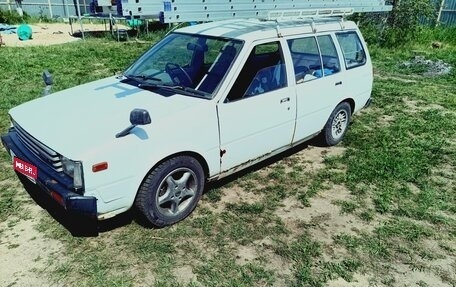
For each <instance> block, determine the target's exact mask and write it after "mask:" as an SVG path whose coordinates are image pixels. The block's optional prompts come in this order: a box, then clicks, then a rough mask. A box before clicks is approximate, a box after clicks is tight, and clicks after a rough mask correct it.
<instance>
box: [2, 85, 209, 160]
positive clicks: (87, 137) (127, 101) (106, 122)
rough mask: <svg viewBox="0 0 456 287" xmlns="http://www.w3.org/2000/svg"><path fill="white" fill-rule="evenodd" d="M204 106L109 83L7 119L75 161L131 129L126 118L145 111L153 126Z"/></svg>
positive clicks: (24, 108)
mask: <svg viewBox="0 0 456 287" xmlns="http://www.w3.org/2000/svg"><path fill="white" fill-rule="evenodd" d="M204 101H206V100H204V99H200V98H194V97H189V96H184V95H180V94H174V93H167V94H166V95H161V94H158V93H155V92H153V91H150V90H143V89H140V88H138V87H136V86H134V85H129V84H126V83H122V82H121V81H120V80H119V79H118V78H116V77H110V78H106V79H102V80H98V81H95V82H91V83H88V84H84V85H80V86H77V87H74V88H70V89H67V90H63V91H60V92H57V93H54V94H51V95H48V96H46V97H41V98H38V99H35V100H32V101H30V102H27V103H24V104H22V105H19V106H17V107H15V108H13V109H11V110H10V115H11V117H12V119H13V120H14V121H15V122H16V123H17V124H19V125H20V126H21V127H22V128H23V129H24V130H25V131H27V132H28V133H29V134H31V135H32V136H33V137H35V138H36V139H37V140H39V141H40V142H42V143H43V144H45V145H47V146H48V147H50V148H52V149H54V150H55V151H57V152H59V153H60V154H62V155H64V156H66V157H69V158H72V159H75V160H78V159H82V158H83V157H84V156H86V155H87V153H93V152H95V150H94V149H96V148H97V147H98V148H100V147H107V146H109V145H110V144H112V143H113V142H115V141H121V139H117V138H116V137H115V135H116V134H117V133H119V132H120V131H122V130H123V129H125V128H127V127H128V126H129V125H130V121H129V117H130V112H131V111H132V110H133V109H135V108H142V109H146V110H147V111H148V112H149V114H150V116H151V119H152V125H148V126H144V129H152V128H153V125H156V124H157V123H158V122H161V121H163V120H166V118H168V117H170V116H172V115H173V114H176V113H179V112H182V111H183V110H186V109H188V108H189V107H190V106H194V105H197V104H198V103H201V102H204Z"/></svg>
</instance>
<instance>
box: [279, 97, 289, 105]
mask: <svg viewBox="0 0 456 287" xmlns="http://www.w3.org/2000/svg"><path fill="white" fill-rule="evenodd" d="M289 101H290V98H289V97H287V98H283V99H281V100H280V103H281V104H283V103H286V102H289Z"/></svg>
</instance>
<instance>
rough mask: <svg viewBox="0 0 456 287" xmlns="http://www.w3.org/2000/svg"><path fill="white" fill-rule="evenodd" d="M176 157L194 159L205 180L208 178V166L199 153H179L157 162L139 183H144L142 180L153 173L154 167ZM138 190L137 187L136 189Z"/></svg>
mask: <svg viewBox="0 0 456 287" xmlns="http://www.w3.org/2000/svg"><path fill="white" fill-rule="evenodd" d="M178 156H190V157H193V158H194V159H196V160H197V161H198V162H199V164H200V165H201V167H202V168H203V171H204V176H205V177H206V178H208V177H209V165H208V164H207V161H206V159H205V158H204V157H203V156H202V155H201V154H199V153H197V152H193V151H181V152H177V153H173V154H170V155H168V156H166V157H164V158H163V159H161V160H159V161H157V162H156V163H155V164H154V165H153V166H152V167H151V168H150V169H149V170H148V171H147V173H146V174H145V175H144V176H143V179H142V181H141V183H142V182H144V180H145V179H146V177H147V175H148V174H149V173H150V172H151V171H153V170H154V169H155V168H156V167H158V166H159V165H160V164H162V163H163V162H165V161H167V160H169V159H171V158H175V157H178ZM138 190H139V187H138Z"/></svg>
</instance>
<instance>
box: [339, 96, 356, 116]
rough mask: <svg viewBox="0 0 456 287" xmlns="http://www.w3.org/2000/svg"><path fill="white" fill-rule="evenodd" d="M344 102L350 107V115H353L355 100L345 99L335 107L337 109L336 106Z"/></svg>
mask: <svg viewBox="0 0 456 287" xmlns="http://www.w3.org/2000/svg"><path fill="white" fill-rule="evenodd" d="M344 102H345V103H348V104H349V105H350V109H351V115H353V113H354V112H355V100H354V99H352V98H346V99H344V100H342V101H340V102H339V103H338V104H337V105H336V107H337V106H338V105H340V104H342V103H344Z"/></svg>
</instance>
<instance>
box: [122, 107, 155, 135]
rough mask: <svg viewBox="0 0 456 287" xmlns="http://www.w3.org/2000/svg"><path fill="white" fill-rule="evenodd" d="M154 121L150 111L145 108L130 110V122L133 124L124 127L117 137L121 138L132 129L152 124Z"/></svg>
mask: <svg viewBox="0 0 456 287" xmlns="http://www.w3.org/2000/svg"><path fill="white" fill-rule="evenodd" d="M151 122H152V121H151V119H150V115H149V112H148V111H147V110H144V109H134V110H132V111H131V112H130V123H131V126H129V127H128V128H126V129H124V130H123V131H121V132H120V133H118V134H116V138H121V137H124V136H126V135H129V134H130V132H131V130H132V129H134V128H135V127H136V126H144V125H148V124H150V123H151Z"/></svg>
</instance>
